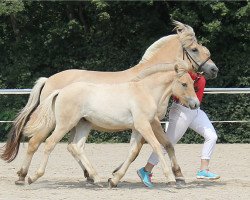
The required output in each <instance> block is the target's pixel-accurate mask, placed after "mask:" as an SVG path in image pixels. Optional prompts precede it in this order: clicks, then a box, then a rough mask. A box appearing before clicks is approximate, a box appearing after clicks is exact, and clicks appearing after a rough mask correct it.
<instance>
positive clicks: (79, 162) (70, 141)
mask: <svg viewBox="0 0 250 200" xmlns="http://www.w3.org/2000/svg"><path fill="white" fill-rule="evenodd" d="M76 126H78V125H76ZM75 134H76V128H75V127H74V128H73V129H72V130H71V131H70V133H69V136H70V137H69V141H68V147H67V149H68V151H69V152H70V153H71V155H72V156H73V157H74V158H75V160H76V162H77V163H78V164H79V165H80V167H81V168H82V171H83V173H84V177H85V178H87V181H89V182H94V181H93V179H91V178H90V177H89V173H88V171H87V170H86V169H85V167H84V166H83V164H82V162H81V161H80V160H79V159H78V158H77V157H76V156H75V154H74V153H73V152H72V151H71V148H70V147H69V144H70V143H72V142H73V140H74V138H75Z"/></svg>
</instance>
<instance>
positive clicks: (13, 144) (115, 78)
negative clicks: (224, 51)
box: [1, 21, 218, 184]
mask: <svg viewBox="0 0 250 200" xmlns="http://www.w3.org/2000/svg"><path fill="white" fill-rule="evenodd" d="M174 24H175V29H176V31H177V34H174V35H170V36H166V37H163V38H161V39H159V40H158V41H156V42H155V43H154V44H152V45H151V46H150V47H149V48H148V49H147V51H146V52H145V54H144V56H143V57H142V59H141V61H140V63H139V64H137V65H136V66H134V67H132V68H130V69H128V70H125V71H120V72H95V71H86V70H66V71H63V72H60V73H57V74H55V75H53V76H51V77H50V78H40V79H39V80H38V81H37V83H36V85H35V86H34V87H33V89H32V92H31V94H30V97H29V100H28V103H27V104H26V106H25V107H24V108H23V109H22V110H21V112H20V113H19V115H18V116H17V118H16V119H15V122H14V124H13V128H12V130H11V131H10V133H9V139H8V141H7V143H6V145H5V146H4V151H3V153H2V154H1V158H2V159H3V160H6V161H7V162H11V161H12V160H14V159H15V157H16V155H17V154H18V150H19V145H20V140H21V137H22V134H23V128H24V126H25V124H26V123H27V121H28V120H29V118H30V117H32V114H33V113H34V111H35V110H36V108H37V106H38V105H39V104H40V103H42V102H43V101H44V99H46V98H47V97H48V96H49V95H50V94H51V93H52V92H54V91H55V90H58V89H61V88H64V87H65V86H67V85H69V84H71V83H73V82H79V81H84V82H91V83H122V82H128V81H130V80H132V79H133V78H135V77H136V76H137V75H138V74H139V73H140V72H141V71H143V70H144V69H146V68H148V67H149V66H152V65H155V64H159V63H167V62H173V61H174V60H175V59H176V58H181V59H184V60H186V61H187V62H189V69H188V70H190V71H194V70H198V69H199V70H200V71H202V72H204V75H205V76H206V78H215V77H216V76H217V72H218V68H217V67H216V65H215V64H214V62H213V61H212V60H211V59H210V53H209V51H208V49H207V48H206V47H204V46H202V45H200V44H198V43H197V39H196V37H195V33H194V31H193V29H192V28H191V27H190V26H188V25H185V24H182V23H180V22H177V21H175V22H174ZM158 106H159V108H161V109H159V110H161V112H159V113H158V114H159V115H158V116H159V119H162V118H163V117H164V115H165V113H166V109H167V105H166V104H159V105H158ZM81 127H82V126H81V125H80V124H79V125H77V126H76V128H74V129H72V132H75V131H79V132H81V131H83V130H81ZM152 128H153V129H154V130H155V129H157V128H159V127H158V125H154V124H153V125H152ZM50 129H51V131H52V130H53V127H50ZM160 131H161V132H163V130H162V129H161V128H160ZM47 136H48V133H47V131H41V132H40V133H39V134H36V135H34V136H33V137H32V138H31V139H30V141H29V143H28V150H27V153H26V156H25V159H24V162H23V165H22V167H21V169H20V170H19V172H18V176H19V180H18V181H17V183H21V184H22V183H24V179H25V177H26V175H27V173H28V169H29V165H30V163H31V160H32V157H33V155H34V153H35V151H36V150H37V149H38V147H39V145H40V144H41V143H42V142H43V141H44V140H45V139H46V138H47ZM79 164H81V163H79ZM175 174H176V173H175ZM176 176H177V174H176ZM179 176H180V177H181V176H182V174H181V173H180V174H179Z"/></svg>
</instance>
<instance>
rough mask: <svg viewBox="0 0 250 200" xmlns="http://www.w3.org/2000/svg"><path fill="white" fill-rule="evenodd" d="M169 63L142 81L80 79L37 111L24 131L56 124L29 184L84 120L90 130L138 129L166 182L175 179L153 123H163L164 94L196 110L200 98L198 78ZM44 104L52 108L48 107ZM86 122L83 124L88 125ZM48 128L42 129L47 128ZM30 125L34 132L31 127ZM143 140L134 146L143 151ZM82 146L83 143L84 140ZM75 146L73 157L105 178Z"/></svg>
mask: <svg viewBox="0 0 250 200" xmlns="http://www.w3.org/2000/svg"><path fill="white" fill-rule="evenodd" d="M169 67H171V64H166V65H165V68H164V67H163V66H158V67H151V68H152V69H153V70H147V72H146V73H142V76H139V78H138V80H137V81H131V82H128V83H121V84H93V83H85V82H76V83H72V84H70V85H69V86H67V87H65V88H63V89H61V90H57V91H55V92H53V93H52V94H51V95H50V96H49V97H48V98H47V99H45V101H44V102H43V103H42V104H41V105H40V106H39V107H38V109H37V110H36V111H35V112H34V113H36V117H34V118H31V119H30V120H29V121H28V123H27V125H26V128H25V129H24V131H25V133H32V132H33V131H34V130H35V128H33V126H34V127H38V126H39V125H38V126H37V124H40V123H42V124H45V127H46V123H48V122H49V123H51V120H52V119H53V117H51V116H55V120H54V122H55V124H56V127H55V130H54V131H53V133H52V135H51V136H50V137H49V138H48V139H47V140H46V144H45V152H44V159H42V162H41V165H40V168H39V169H38V170H37V172H36V174H35V175H34V176H32V177H30V178H29V183H32V182H34V181H36V180H37V179H38V178H39V177H40V176H42V175H43V174H44V172H45V167H46V164H47V160H48V157H49V154H50V153H51V151H52V150H53V149H54V147H55V145H56V143H57V142H59V141H60V140H61V139H62V137H63V136H64V135H65V134H66V133H67V132H69V131H70V130H71V129H72V128H74V127H75V126H76V125H77V124H78V122H79V121H80V120H83V121H84V122H83V123H84V124H85V126H86V128H87V129H88V130H90V128H91V127H93V128H95V129H98V127H100V128H103V129H108V130H113V131H115V130H124V129H132V130H134V131H135V132H136V133H137V134H140V135H141V136H142V137H143V138H144V139H145V140H146V141H147V142H148V143H149V144H150V145H151V146H152V148H153V150H154V151H155V152H156V153H157V154H158V156H159V158H160V159H161V162H162V168H163V172H164V175H165V176H166V177H167V181H174V180H175V179H174V177H173V176H172V175H171V174H170V173H169V170H168V165H167V163H166V161H165V160H164V156H163V153H162V150H161V146H160V143H159V142H158V140H157V138H156V137H155V135H154V132H153V129H152V127H151V123H153V122H154V121H157V122H158V115H157V113H158V104H161V101H163V98H164V101H166V102H168V99H169V97H170V96H171V94H174V95H176V96H177V97H179V98H180V100H181V101H182V102H183V103H185V105H187V106H188V107H191V108H197V107H198V106H199V100H198V99H197V97H196V94H195V91H194V87H193V80H192V79H191V77H190V76H189V74H188V73H186V72H185V71H183V69H181V67H182V65H181V64H180V63H178V64H176V67H177V69H176V70H177V71H178V74H177V75H176V72H175V71H167V70H168V69H169ZM163 69H165V70H163ZM44 107H48V108H46V109H44ZM48 118H49V119H50V120H48ZM43 121H45V122H43ZM85 126H83V129H84V128H85ZM45 127H40V128H41V129H45ZM29 128H31V130H32V131H29ZM40 131H41V130H36V131H35V132H37V133H39V132H40ZM137 138H140V139H141V137H140V136H137ZM80 140H81V139H80ZM139 143H140V140H136V142H135V144H134V145H135V147H134V148H135V149H138V146H140V144H139ZM81 145H84V144H83V143H82V142H81ZM70 146H71V149H72V153H73V154H74V157H76V158H77V160H80V161H81V162H82V164H83V165H84V167H85V168H86V169H87V171H88V173H89V176H90V178H93V179H94V182H95V183H98V182H99V181H100V178H99V177H98V175H97V173H96V172H95V170H94V169H93V167H92V165H91V164H90V162H89V161H88V159H87V157H86V155H85V154H84V151H83V149H82V148H78V146H77V144H74V143H73V142H72V144H70ZM134 155H135V154H134ZM131 156H133V155H131ZM130 163H131V162H130ZM130 163H129V162H128V163H126V164H125V165H126V167H125V170H124V171H123V172H122V173H121V172H119V170H118V172H116V173H115V175H114V178H112V179H111V180H110V183H111V185H112V186H115V185H117V183H118V181H119V180H120V178H121V177H122V176H123V175H124V173H125V171H126V169H127V168H128V166H129V164H130ZM123 168H124V166H123Z"/></svg>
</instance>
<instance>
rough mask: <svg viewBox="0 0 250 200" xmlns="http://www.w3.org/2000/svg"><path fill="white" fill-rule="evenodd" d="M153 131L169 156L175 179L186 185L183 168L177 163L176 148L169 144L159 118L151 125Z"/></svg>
mask: <svg viewBox="0 0 250 200" xmlns="http://www.w3.org/2000/svg"><path fill="white" fill-rule="evenodd" d="M151 125H152V129H153V131H154V134H155V136H156V138H157V139H158V141H159V142H160V143H161V145H162V146H163V147H164V148H165V149H166V151H167V153H168V156H169V158H170V160H171V162H172V171H173V173H174V175H175V179H176V181H178V182H183V183H185V180H184V177H183V175H182V172H181V168H180V166H179V164H178V163H177V159H176V156H175V151H174V147H173V145H172V143H171V142H169V140H168V138H167V135H166V134H165V133H164V131H163V129H162V127H161V123H160V121H159V119H158V118H155V119H154V121H153V122H152V123H151Z"/></svg>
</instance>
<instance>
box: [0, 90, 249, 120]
mask: <svg viewBox="0 0 250 200" xmlns="http://www.w3.org/2000/svg"><path fill="white" fill-rule="evenodd" d="M30 92H31V89H0V94H2V95H10V94H30ZM205 93H206V94H249V93H250V88H205ZM11 122H13V121H0V123H11ZM162 123H163V124H164V123H167V122H162ZM212 123H250V121H246V120H241V121H237V120H235V121H212Z"/></svg>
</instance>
